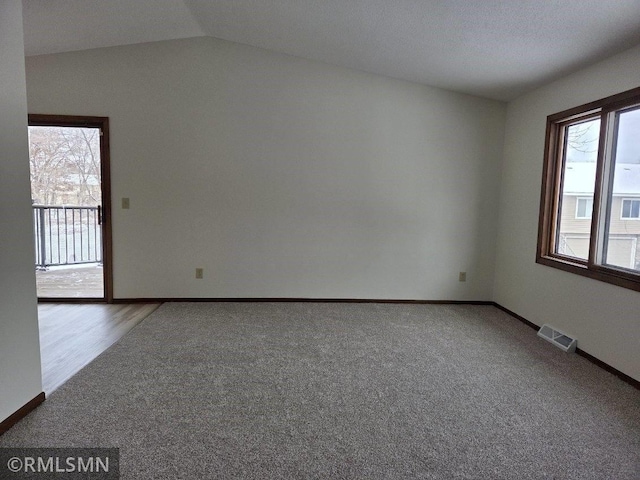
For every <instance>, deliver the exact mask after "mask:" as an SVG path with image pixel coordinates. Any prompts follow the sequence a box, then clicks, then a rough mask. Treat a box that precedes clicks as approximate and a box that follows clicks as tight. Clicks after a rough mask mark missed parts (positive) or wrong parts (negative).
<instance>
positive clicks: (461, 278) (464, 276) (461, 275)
mask: <svg viewBox="0 0 640 480" xmlns="http://www.w3.org/2000/svg"><path fill="white" fill-rule="evenodd" d="M458 281H459V282H466V281H467V272H460V273H459V274H458Z"/></svg>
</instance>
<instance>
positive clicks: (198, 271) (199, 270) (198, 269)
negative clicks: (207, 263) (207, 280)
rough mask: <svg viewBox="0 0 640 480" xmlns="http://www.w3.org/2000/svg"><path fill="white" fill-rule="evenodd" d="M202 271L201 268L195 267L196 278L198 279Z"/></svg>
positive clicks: (201, 275)
mask: <svg viewBox="0 0 640 480" xmlns="http://www.w3.org/2000/svg"><path fill="white" fill-rule="evenodd" d="M203 274H204V271H203V270H202V268H196V278H198V279H200V278H202V277H203Z"/></svg>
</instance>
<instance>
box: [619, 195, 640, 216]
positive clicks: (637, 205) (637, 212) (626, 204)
mask: <svg viewBox="0 0 640 480" xmlns="http://www.w3.org/2000/svg"><path fill="white" fill-rule="evenodd" d="M620 218H621V219H623V220H631V219H636V220H637V219H639V218H640V200H631V199H628V198H625V199H624V200H622V215H620Z"/></svg>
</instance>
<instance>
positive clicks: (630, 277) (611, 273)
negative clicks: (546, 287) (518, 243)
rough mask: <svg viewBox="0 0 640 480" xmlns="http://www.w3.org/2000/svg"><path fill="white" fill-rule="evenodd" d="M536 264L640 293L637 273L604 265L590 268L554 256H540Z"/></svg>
mask: <svg viewBox="0 0 640 480" xmlns="http://www.w3.org/2000/svg"><path fill="white" fill-rule="evenodd" d="M536 263H539V264H540V265H546V266H547V267H552V268H557V269H559V270H563V271H565V272H569V273H575V274H576V275H582V276H583V277H589V278H592V279H594V280H599V281H601V282H605V283H610V284H612V285H616V286H618V287H622V288H627V289H629V290H635V291H636V292H640V275H638V274H635V273H630V272H626V271H623V270H617V269H615V268H611V267H605V266H602V265H594V266H588V265H587V264H585V263H580V262H576V261H571V259H569V258H559V257H552V256H542V255H539V256H538V257H537V258H536Z"/></svg>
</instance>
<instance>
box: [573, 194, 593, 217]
mask: <svg viewBox="0 0 640 480" xmlns="http://www.w3.org/2000/svg"><path fill="white" fill-rule="evenodd" d="M592 212H593V198H579V199H578V209H577V210H576V218H591V213H592Z"/></svg>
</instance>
